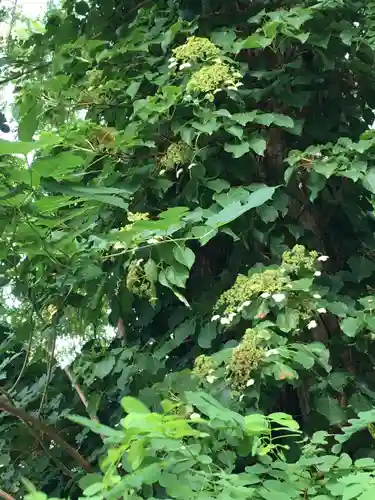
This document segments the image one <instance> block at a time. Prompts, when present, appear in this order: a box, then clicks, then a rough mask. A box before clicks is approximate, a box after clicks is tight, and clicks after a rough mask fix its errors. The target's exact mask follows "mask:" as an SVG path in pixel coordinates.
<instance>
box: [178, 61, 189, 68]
mask: <svg viewBox="0 0 375 500" xmlns="http://www.w3.org/2000/svg"><path fill="white" fill-rule="evenodd" d="M185 68H191V64H190V63H188V62H186V63H182V64H181V65H180V67H179V69H181V70H182V69H185Z"/></svg>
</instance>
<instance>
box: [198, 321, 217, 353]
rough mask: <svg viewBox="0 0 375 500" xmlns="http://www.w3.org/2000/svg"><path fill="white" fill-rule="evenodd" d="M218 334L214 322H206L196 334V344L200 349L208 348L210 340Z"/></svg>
mask: <svg viewBox="0 0 375 500" xmlns="http://www.w3.org/2000/svg"><path fill="white" fill-rule="evenodd" d="M217 335H218V331H217V327H216V324H215V323H214V322H210V323H207V324H206V325H204V327H203V328H202V329H201V330H200V332H199V336H198V344H199V346H200V347H201V348H202V349H209V348H210V347H211V345H212V341H213V340H214V339H215V338H216V336H217Z"/></svg>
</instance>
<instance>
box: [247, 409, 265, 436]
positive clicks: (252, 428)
mask: <svg viewBox="0 0 375 500" xmlns="http://www.w3.org/2000/svg"><path fill="white" fill-rule="evenodd" d="M269 428H270V426H269V422H268V420H267V418H266V417H265V416H264V415H261V414H260V413H253V414H252V415H246V416H245V418H244V429H245V432H246V434H248V435H249V436H260V435H262V434H264V433H267V432H268V431H269Z"/></svg>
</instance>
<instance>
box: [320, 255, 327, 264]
mask: <svg viewBox="0 0 375 500" xmlns="http://www.w3.org/2000/svg"><path fill="white" fill-rule="evenodd" d="M328 259H329V257H328V255H321V256H320V257H318V260H319V261H320V262H326V261H327V260H328Z"/></svg>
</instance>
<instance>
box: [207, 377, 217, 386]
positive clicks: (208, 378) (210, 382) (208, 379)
mask: <svg viewBox="0 0 375 500" xmlns="http://www.w3.org/2000/svg"><path fill="white" fill-rule="evenodd" d="M216 379H217V377H215V375H208V376H207V377H206V380H207V382H208V383H209V384H213V383H214V382H215V380H216Z"/></svg>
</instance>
